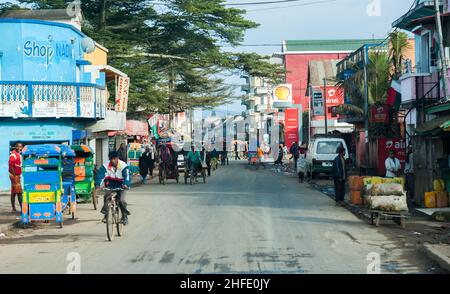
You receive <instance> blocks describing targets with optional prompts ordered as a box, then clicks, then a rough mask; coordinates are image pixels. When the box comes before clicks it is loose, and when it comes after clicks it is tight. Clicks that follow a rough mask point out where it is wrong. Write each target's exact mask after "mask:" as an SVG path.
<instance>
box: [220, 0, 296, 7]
mask: <svg viewBox="0 0 450 294" xmlns="http://www.w3.org/2000/svg"><path fill="white" fill-rule="evenodd" d="M300 1H304V0H277V1H264V2H246V3H230V4H225V5H226V6H248V5H267V4H278V3H286V2H300Z"/></svg>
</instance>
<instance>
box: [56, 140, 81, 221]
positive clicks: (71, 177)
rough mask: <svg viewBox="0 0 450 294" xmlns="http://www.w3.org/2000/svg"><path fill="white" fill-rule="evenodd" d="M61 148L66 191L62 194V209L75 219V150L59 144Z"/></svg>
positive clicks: (63, 181)
mask: <svg viewBox="0 0 450 294" xmlns="http://www.w3.org/2000/svg"><path fill="white" fill-rule="evenodd" d="M58 147H59V148H60V149H61V179H62V187H63V191H64V193H63V194H62V196H61V204H62V211H63V212H64V211H66V210H68V213H69V214H70V215H71V216H72V219H75V212H76V211H77V195H76V193H75V156H76V155H75V152H74V151H73V150H72V148H70V146H68V145H58Z"/></svg>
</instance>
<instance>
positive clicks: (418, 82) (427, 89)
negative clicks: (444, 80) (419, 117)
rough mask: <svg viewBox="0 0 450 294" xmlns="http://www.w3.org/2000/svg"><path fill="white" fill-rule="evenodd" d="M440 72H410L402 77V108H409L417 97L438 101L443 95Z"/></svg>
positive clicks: (426, 100)
mask: <svg viewBox="0 0 450 294" xmlns="http://www.w3.org/2000/svg"><path fill="white" fill-rule="evenodd" d="M439 80H440V78H439V73H436V72H434V73H431V74H423V73H410V74H405V75H403V76H402V77H401V78H400V81H401V93H402V104H401V105H402V108H405V109H407V108H409V107H410V106H412V105H413V104H414V102H415V101H416V100H417V99H425V102H436V101H438V100H439V99H440V97H442V95H443V93H441V90H440V88H441V87H440V83H439Z"/></svg>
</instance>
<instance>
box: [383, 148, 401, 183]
mask: <svg viewBox="0 0 450 294" xmlns="http://www.w3.org/2000/svg"><path fill="white" fill-rule="evenodd" d="M384 164H385V166H386V178H395V177H397V176H398V174H399V172H400V169H401V168H402V166H401V164H400V160H398V158H396V157H395V151H394V150H391V151H389V157H388V158H387V159H386V161H385V162H384Z"/></svg>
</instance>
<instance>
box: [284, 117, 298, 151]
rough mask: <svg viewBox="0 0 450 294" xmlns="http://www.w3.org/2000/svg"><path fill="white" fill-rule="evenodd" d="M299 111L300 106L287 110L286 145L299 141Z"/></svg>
mask: <svg viewBox="0 0 450 294" xmlns="http://www.w3.org/2000/svg"><path fill="white" fill-rule="evenodd" d="M298 111H299V110H298V108H288V109H286V110H285V120H284V121H285V127H284V131H285V145H286V146H288V147H290V146H291V145H292V144H293V143H294V142H298Z"/></svg>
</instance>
